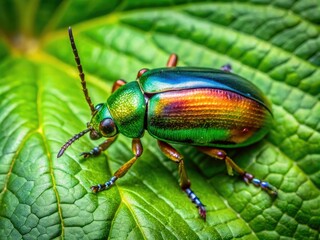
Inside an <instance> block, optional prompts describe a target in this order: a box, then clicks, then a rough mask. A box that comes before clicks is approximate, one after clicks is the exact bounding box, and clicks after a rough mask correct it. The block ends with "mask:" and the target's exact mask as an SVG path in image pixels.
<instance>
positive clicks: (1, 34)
mask: <svg viewBox="0 0 320 240" xmlns="http://www.w3.org/2000/svg"><path fill="white" fill-rule="evenodd" d="M319 12H320V2H319V1H318V0H300V1H294V0H275V1H267V0H252V1H200V0H199V1H181V0H170V1H169V0H159V1H153V0H143V1H136V0H122V1H102V0H101V1H99V0H97V1H88V0H78V1H41V0H31V1H22V0H15V1H6V0H5V1H1V2H0V126H1V129H0V239H21V238H23V239H52V238H61V239H79V238H81V239H105V238H110V239H111V238H112V239H234V238H241V239H292V238H294V239H319V228H320V199H319V198H320V197H319V193H320V191H319V187H320V164H319V161H320V124H319V120H320V103H319V98H320V94H319V92H320V67H319V66H320V34H319V33H320V14H319ZM68 26H72V27H73V31H74V36H75V40H76V42H77V46H78V50H79V54H80V56H81V60H82V63H83V67H84V71H85V73H86V77H87V82H88V89H89V92H90V95H91V98H92V100H93V102H94V103H95V104H97V103H100V102H104V101H105V100H106V99H107V97H108V96H109V95H110V91H111V86H112V83H113V82H114V81H115V80H117V79H119V78H122V79H126V80H127V81H133V80H135V77H136V74H137V71H138V70H139V69H141V68H144V67H147V68H156V67H162V66H164V65H165V63H166V61H167V58H168V56H169V54H170V53H172V52H175V53H177V54H178V55H179V57H180V61H179V65H181V66H199V67H213V68H220V67H221V66H222V65H224V64H226V63H230V64H232V66H233V71H234V72H235V73H237V74H239V75H241V76H243V77H245V78H247V79H249V80H250V81H252V82H253V83H255V84H256V85H257V86H258V87H259V88H260V89H261V90H262V91H263V92H264V93H265V94H266V95H267V96H268V98H269V99H270V101H271V102H272V108H273V113H274V126H273V128H272V130H271V132H270V134H269V135H268V136H267V137H266V138H265V139H264V140H262V141H261V142H259V143H257V144H254V145H252V146H249V147H246V148H241V149H233V150H230V151H228V153H229V155H230V156H231V157H232V158H233V159H234V160H235V162H237V163H238V164H239V165H240V166H241V167H243V168H244V169H246V170H248V171H249V172H252V173H254V174H255V175H256V176H257V177H258V178H261V179H266V180H267V181H269V182H270V183H271V184H273V185H274V186H275V187H276V188H278V189H279V196H278V197H277V198H276V199H272V198H270V197H269V196H268V195H267V193H265V192H263V191H261V190H260V189H258V188H255V187H254V186H247V185H246V184H245V183H244V182H243V181H241V179H240V178H239V177H237V176H234V177H230V176H228V175H227V171H226V168H225V165H224V163H223V162H219V161H215V160H213V159H210V158H209V157H207V156H205V155H203V154H201V153H199V152H198V151H196V150H195V149H193V148H192V147H185V146H178V149H179V150H180V151H181V152H182V153H183V154H184V155H185V156H186V168H187V171H188V174H189V177H190V179H191V181H192V188H193V190H194V191H195V192H196V193H197V194H198V196H199V197H200V199H201V200H202V201H203V202H204V204H205V205H206V208H207V211H208V215H207V221H206V222H204V221H203V220H202V219H201V218H199V216H198V213H197V210H196V209H195V207H194V205H193V204H191V203H190V201H189V200H188V199H187V197H186V196H185V194H184V193H183V192H182V191H181V190H180V188H179V185H178V174H177V166H176V165H175V164H172V162H171V161H170V160H168V159H166V158H165V157H164V156H163V155H162V154H161V152H160V151H159V149H158V147H157V144H156V141H155V140H154V139H152V138H151V137H150V136H149V135H148V134H147V133H146V134H145V136H144V138H143V139H142V143H143V145H144V154H143V156H142V157H141V159H139V160H138V162H137V163H136V165H135V166H134V167H133V168H132V169H131V170H130V172H129V173H128V174H127V175H126V176H125V177H124V178H123V179H120V180H119V181H117V184H116V185H115V186H114V187H113V188H112V189H110V190H108V191H104V192H101V193H99V194H97V195H95V194H92V193H91V192H90V186H91V185H94V184H97V183H101V182H104V181H105V180H107V179H109V178H110V177H111V176H112V174H113V173H114V171H115V170H117V169H118V168H119V167H120V166H121V165H122V164H123V163H124V162H125V161H127V160H128V159H129V158H130V157H131V156H132V153H131V141H130V139H127V138H125V137H123V136H121V137H120V138H119V140H118V141H117V142H116V143H115V144H114V145H113V146H112V147H111V148H110V149H109V150H108V151H106V152H105V153H104V154H102V155H101V156H99V157H97V158H90V159H86V160H84V159H82V158H81V157H79V154H80V153H81V152H83V151H87V150H89V149H91V148H92V147H93V146H96V145H97V144H98V142H93V141H91V140H90V139H89V136H85V137H83V138H81V139H80V140H79V141H77V142H76V143H74V144H73V145H72V147H70V148H69V149H68V151H67V152H66V154H65V155H64V156H63V157H62V158H60V159H57V158H56V154H57V152H58V151H59V149H60V147H61V145H62V144H63V143H64V142H65V141H66V140H67V139H69V138H70V137H71V136H73V135H74V134H75V133H78V132H80V131H81V130H83V129H84V128H85V126H86V122H88V121H89V120H90V110H89V108H88V106H87V104H86V102H85V100H84V97H83V94H82V90H81V86H80V82H79V78H78V76H77V74H78V73H77V69H76V66H75V63H74V59H73V55H72V51H71V48H70V43H69V40H68V34H67V28H68Z"/></svg>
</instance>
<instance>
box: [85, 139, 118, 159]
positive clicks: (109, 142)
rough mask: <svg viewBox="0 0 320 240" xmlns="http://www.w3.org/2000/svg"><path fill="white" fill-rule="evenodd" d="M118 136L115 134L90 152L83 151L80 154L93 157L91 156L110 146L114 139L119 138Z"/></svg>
mask: <svg viewBox="0 0 320 240" xmlns="http://www.w3.org/2000/svg"><path fill="white" fill-rule="evenodd" d="M117 137H118V135H116V136H114V137H112V138H108V139H107V140H105V141H104V142H103V143H101V144H100V145H99V146H97V147H94V148H93V149H92V150H91V151H90V152H83V153H81V154H80V156H83V157H84V158H88V157H91V156H98V155H100V153H101V152H103V151H104V150H106V149H107V148H108V147H110V145H111V144H112V143H114V141H115V140H116V139H117Z"/></svg>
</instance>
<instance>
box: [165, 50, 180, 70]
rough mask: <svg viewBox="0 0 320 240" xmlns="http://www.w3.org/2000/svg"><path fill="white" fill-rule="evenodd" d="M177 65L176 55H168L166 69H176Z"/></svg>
mask: <svg viewBox="0 0 320 240" xmlns="http://www.w3.org/2000/svg"><path fill="white" fill-rule="evenodd" d="M177 64H178V55H177V54H175V53H172V54H170V57H169V59H168V62H167V67H176V66H177Z"/></svg>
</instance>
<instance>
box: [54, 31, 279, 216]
mask: <svg viewBox="0 0 320 240" xmlns="http://www.w3.org/2000/svg"><path fill="white" fill-rule="evenodd" d="M69 38H70V43H71V47H72V50H73V53H74V56H75V61H76V64H77V67H78V71H79V76H80V79H81V84H82V90H83V92H84V96H85V98H86V101H87V103H88V105H89V107H90V110H91V115H92V117H91V121H90V122H89V123H87V128H86V129H85V130H83V131H82V132H80V133H78V134H76V135H75V136H73V137H72V138H70V139H69V140H68V141H67V142H66V143H65V144H64V145H63V146H62V147H61V149H60V151H59V153H58V155H57V157H58V158H59V157H61V156H62V155H63V153H64V152H65V150H66V149H67V148H68V147H69V146H70V145H71V144H72V143H73V142H74V141H76V140H77V139H79V138H80V137H82V136H83V135H84V134H86V133H88V132H89V133H90V138H91V139H93V140H96V139H100V138H102V137H104V138H106V140H105V141H104V142H102V143H101V144H100V145H99V146H97V147H94V148H93V149H92V150H91V151H89V152H83V153H82V154H81V155H82V156H84V157H85V158H87V157H90V156H97V155H99V154H100V153H101V152H102V151H104V150H106V149H107V148H108V147H109V146H110V145H111V144H112V143H113V142H114V141H115V140H116V139H117V136H118V134H120V133H121V134H123V135H124V136H126V137H128V138H132V152H133V155H134V156H133V157H132V158H131V159H130V160H129V161H127V162H126V163H125V164H123V165H122V166H121V167H120V168H119V169H118V170H117V171H116V172H115V173H114V175H113V177H111V179H109V180H108V181H106V182H105V183H103V184H98V185H96V186H92V187H91V190H92V191H93V192H94V193H96V192H100V191H102V190H105V189H108V188H110V187H111V186H112V185H114V183H115V182H116V180H117V179H119V178H121V177H123V176H124V175H125V174H126V173H127V172H128V170H129V169H130V168H131V166H132V165H133V164H134V163H135V162H136V160H137V159H138V158H139V157H140V156H141V155H142V152H143V146H142V144H141V141H140V139H141V138H142V137H143V134H144V132H145V131H148V132H149V134H150V135H151V136H152V137H154V138H155V139H157V141H158V145H159V148H160V150H161V151H162V152H163V153H164V155H165V156H167V157H168V158H169V159H171V160H172V161H173V162H175V163H177V164H178V169H179V179H180V180H179V181H180V187H181V189H182V190H183V191H184V192H185V193H186V194H187V196H188V197H189V199H190V200H191V201H192V202H193V203H194V204H195V205H196V207H197V208H198V211H199V214H200V216H201V217H202V218H203V219H206V209H205V206H204V205H203V203H202V202H201V201H200V199H199V198H198V197H197V195H196V194H195V193H194V192H193V191H192V190H191V188H190V185H191V182H190V180H189V178H188V176H187V172H186V169H185V166H184V157H183V155H182V154H181V153H179V151H177V150H176V149H175V148H174V147H173V146H172V145H171V144H185V145H192V146H195V147H196V148H197V149H199V150H200V151H201V152H203V153H205V154H207V155H209V156H211V157H213V158H215V159H218V160H223V161H225V163H226V166H227V172H228V174H229V175H233V171H235V172H237V173H238V174H239V175H240V176H241V177H242V179H243V180H244V181H245V182H246V183H247V184H249V183H252V184H254V185H255V186H258V187H260V188H262V189H263V190H265V191H267V192H268V193H269V194H270V195H274V196H276V195H277V190H276V189H275V188H274V187H273V186H272V185H271V184H269V183H268V182H265V181H261V180H259V179H258V178H255V177H254V176H253V175H252V174H250V173H247V172H246V171H244V170H243V169H241V168H240V167H239V166H238V165H237V164H235V162H234V161H233V160H232V159H231V158H230V157H229V156H228V155H227V154H226V152H225V151H224V150H222V149H220V148H237V147H243V146H247V145H250V144H252V143H255V142H257V141H259V140H260V139H262V138H263V137H264V136H265V135H266V134H267V132H268V131H269V129H270V126H271V123H272V120H273V116H272V112H271V107H270V103H269V102H268V100H267V99H266V97H265V96H264V95H263V93H262V92H261V91H260V90H259V89H258V88H257V87H256V86H255V85H253V84H252V83H251V82H249V81H248V80H246V79H244V78H242V77H240V76H238V75H235V74H233V73H231V66H230V65H226V66H223V67H222V70H218V69H211V68H196V67H176V65H177V62H178V57H177V55H176V54H171V55H170V57H169V60H168V62H167V67H165V68H157V69H152V70H148V69H141V70H140V71H139V72H138V74H137V78H136V81H132V82H129V83H126V82H125V81H124V80H117V81H116V82H115V83H114V85H113V88H112V94H111V95H110V97H109V98H108V99H107V101H106V102H105V103H100V104H98V105H96V106H94V105H93V104H92V102H91V99H90V97H89V93H88V89H87V87H86V81H85V75H84V73H83V69H82V65H81V62H80V58H79V55H78V51H77V48H76V44H75V41H74V37H73V33H72V29H71V27H69Z"/></svg>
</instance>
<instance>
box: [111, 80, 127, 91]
mask: <svg viewBox="0 0 320 240" xmlns="http://www.w3.org/2000/svg"><path fill="white" fill-rule="evenodd" d="M126 83H127V82H126V81H125V80H122V79H119V80H117V81H115V82H114V84H113V86H112V91H111V92H112V93H113V92H114V91H116V90H117V89H118V88H119V87H121V86H123V85H125V84H126Z"/></svg>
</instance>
